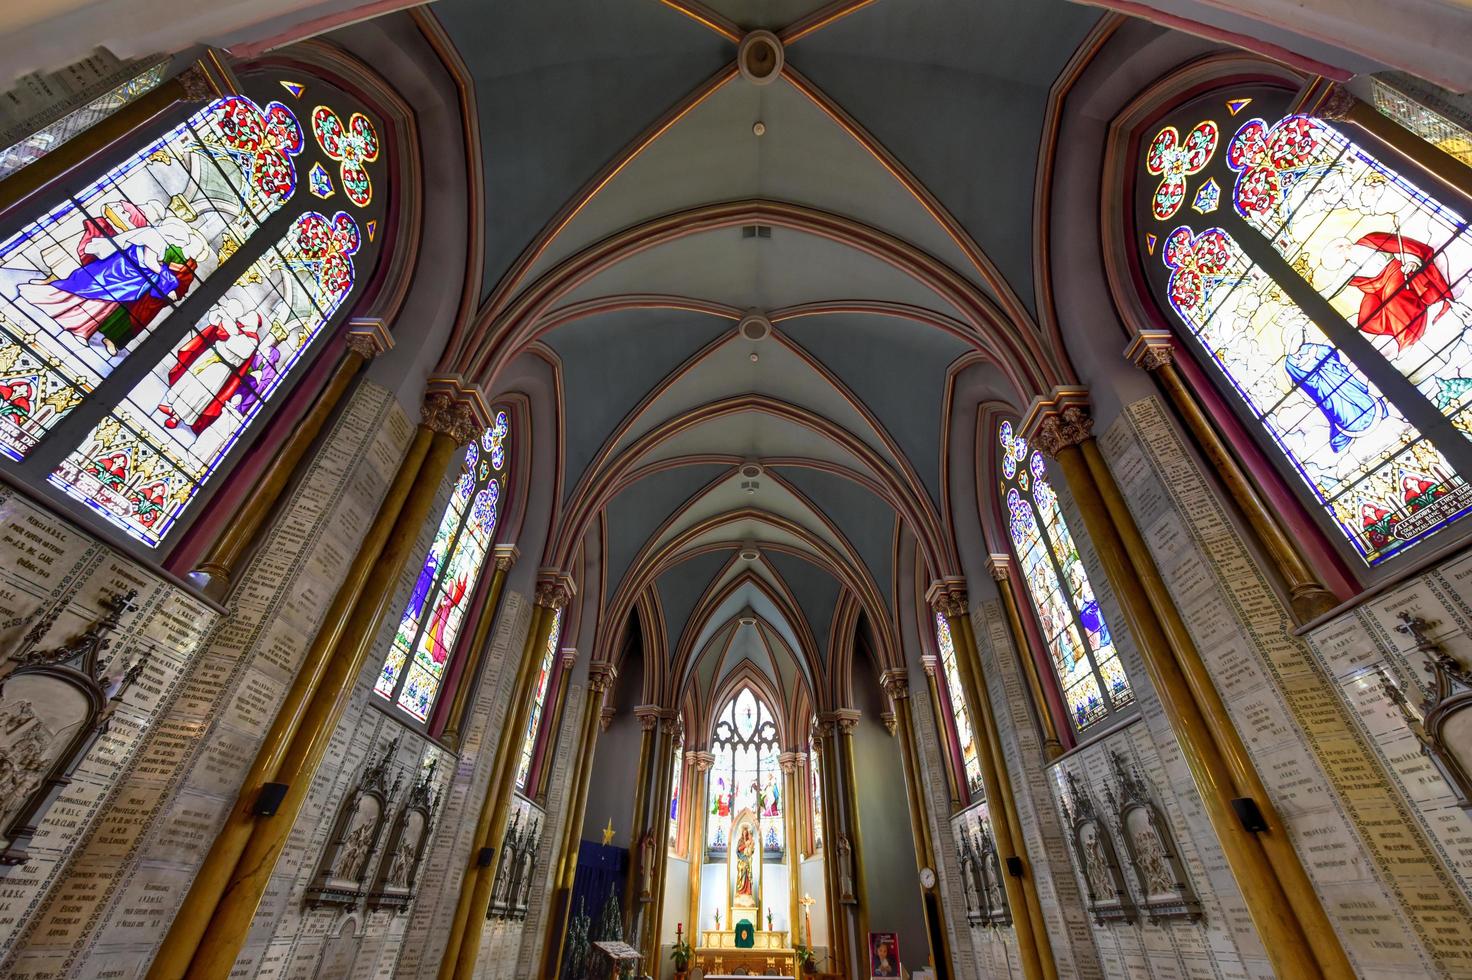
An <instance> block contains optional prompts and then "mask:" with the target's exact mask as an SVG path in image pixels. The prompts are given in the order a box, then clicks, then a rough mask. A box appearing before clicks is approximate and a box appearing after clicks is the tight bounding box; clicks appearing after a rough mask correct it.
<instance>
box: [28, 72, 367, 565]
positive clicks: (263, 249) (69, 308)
mask: <svg viewBox="0 0 1472 980" xmlns="http://www.w3.org/2000/svg"><path fill="white" fill-rule="evenodd" d="M248 91H249V92H250V93H253V94H251V95H229V96H225V97H223V98H220V99H216V100H215V101H213V102H212V103H210V104H209V105H207V106H205V107H204V108H202V109H199V110H197V111H195V112H193V113H192V114H189V115H188V116H187V118H181V117H182V116H183V113H182V112H181V113H179V115H178V116H176V117H175V118H176V120H179V121H177V122H176V123H175V124H174V125H172V126H171V127H169V128H166V129H164V131H162V132H161V133H157V132H156V133H154V134H153V135H152V136H140V137H137V138H133V139H131V140H130V142H131V144H132V145H131V147H130V149H129V150H128V151H127V152H126V154H125V156H124V157H123V158H122V159H121V160H120V161H119V162H117V163H116V164H114V165H113V166H112V167H110V168H109V169H108V170H106V171H105V172H104V173H102V174H101V175H100V176H97V175H93V177H92V178H91V179H90V181H88V182H85V183H82V184H80V185H72V186H70V187H63V186H61V182H58V185H56V186H55V187H54V188H53V191H54V193H52V195H51V198H50V202H49V206H47V208H46V210H44V211H43V212H42V213H40V214H39V215H36V214H35V213H32V214H30V215H25V216H17V217H16V218H15V219H14V221H12V222H6V223H5V224H4V225H3V226H0V456H3V457H7V458H8V460H9V465H10V468H11V469H12V471H13V472H15V473H16V475H17V476H19V477H21V478H22V479H23V480H24V482H26V483H28V484H29V485H32V486H50V487H51V488H53V489H54V490H55V491H56V492H57V502H58V504H60V505H61V506H62V509H64V510H71V511H72V512H74V513H76V514H78V515H79V516H82V517H83V519H88V518H92V519H96V520H99V521H101V522H103V524H104V526H108V527H111V528H113V529H116V530H118V531H120V532H122V533H123V534H124V535H126V537H127V539H129V540H131V541H133V542H136V543H137V545H141V546H142V547H143V548H144V549H149V550H152V549H158V548H160V547H161V546H162V545H164V544H165V543H166V542H167V541H168V540H170V537H171V535H177V534H178V533H180V532H181V531H182V530H183V526H184V524H186V523H187V521H188V520H189V519H192V518H191V512H192V509H193V508H195V507H196V505H197V504H198V502H199V501H200V500H202V499H203V496H204V495H203V493H202V492H201V491H203V490H204V489H205V487H206V485H207V484H208V483H209V482H210V480H211V479H212V478H213V477H215V476H216V475H218V474H220V473H222V472H223V470H224V468H225V467H226V466H227V464H228V461H229V459H230V457H231V455H232V454H231V450H233V449H234V448H235V447H236V446H237V445H238V444H239V443H240V442H241V441H242V440H243V439H245V438H246V437H247V435H248V432H249V429H250V428H251V426H252V425H253V424H254V423H255V422H256V420H257V419H258V418H260V417H261V416H262V415H263V414H266V413H267V412H269V410H270V406H271V405H273V404H274V401H273V400H274V397H275V396H276V394H277V393H278V392H279V391H281V390H283V389H285V388H288V387H290V385H291V384H292V383H294V382H295V381H296V380H297V379H298V378H299V377H300V375H301V374H302V373H303V372H304V371H305V369H306V364H307V363H309V362H310V360H311V358H312V357H313V356H315V354H316V353H317V351H318V349H319V348H320V346H321V345H320V344H319V343H318V341H319V340H320V338H321V337H322V336H323V335H324V334H325V333H327V332H328V331H329V328H330V327H331V326H333V325H334V324H335V323H336V322H338V321H339V320H340V319H341V317H342V316H344V315H345V314H346V311H347V309H348V305H349V301H350V300H351V297H352V294H353V291H354V288H355V286H356V285H357V284H358V283H359V282H361V281H363V279H364V278H365V274H366V273H367V272H369V271H371V269H372V267H373V262H374V257H375V254H376V251H377V248H378V245H376V244H374V242H373V239H374V238H375V237H376V231H377V226H378V222H379V220H380V216H381V214H382V211H383V195H379V198H378V199H377V200H376V201H375V199H374V197H373V195H372V193H371V192H370V193H367V194H356V195H354V194H349V193H348V192H347V190H348V187H349V184H350V182H351V181H350V178H356V175H357V171H361V173H362V177H363V179H365V180H368V179H371V178H369V176H368V174H369V166H370V164H372V163H373V161H375V160H377V159H378V156H379V151H378V142H379V136H378V130H377V128H376V127H375V125H374V123H373V122H372V121H371V120H370V119H369V118H368V117H367V116H366V115H364V114H363V113H362V112H357V111H350V110H351V106H350V97H348V96H347V95H345V94H344V93H341V92H338V91H337V90H335V89H333V88H331V87H330V86H328V85H327V84H326V83H323V82H319V81H315V80H310V79H304V80H301V81H290V83H289V84H288V81H287V80H285V79H277V78H261V79H258V80H256V81H254V82H253V83H252V84H251V85H250V86H249V87H248ZM308 93H310V94H311V96H312V97H313V98H320V99H322V100H323V104H321V105H320V106H319V107H318V109H317V110H316V112H318V113H323V112H325V113H327V114H330V115H332V116H333V117H334V118H336V116H337V112H338V111H339V110H349V111H348V117H349V119H351V120H353V121H354V123H353V134H354V136H355V138H356V140H357V142H356V143H355V144H354V146H353V147H351V148H348V149H345V148H344V145H343V144H342V142H341V141H339V142H338V143H337V144H330V143H324V142H323V140H322V139H321V137H320V134H316V133H314V132H313V131H308V130H305V129H304V127H303V125H302V122H301V119H300V118H299V106H298V103H299V101H300V100H301V98H302V97H303V96H305V95H307V94H308ZM327 103H332V104H336V105H338V107H339V108H338V109H334V108H331V107H330V106H329V105H328V104H327ZM350 158H351V160H352V161H353V163H352V167H348V162H347V161H349V159H350ZM324 163H330V164H332V165H333V166H334V167H335V168H337V173H336V174H335V175H334V174H333V173H329V172H328V171H327V169H326V168H325V167H324ZM354 168H356V169H354ZM319 171H320V172H321V176H322V178H323V179H321V180H318V179H316V178H315V176H313V179H312V180H311V181H306V180H303V179H301V178H302V177H303V176H307V175H316V174H317V173H318V172H319ZM350 171H351V172H350ZM309 183H311V184H313V185H314V186H310V187H309ZM339 184H341V186H342V187H343V194H342V199H341V206H340V207H332V206H330V205H329V204H328V203H326V202H325V199H326V198H331V197H333V196H334V195H335V194H336V187H337V186H338V185H339ZM318 192H321V193H318ZM331 203H332V204H336V203H338V202H337V201H332V202H331ZM17 222H18V223H17ZM176 314H177V315H176ZM66 502H70V503H66Z"/></svg>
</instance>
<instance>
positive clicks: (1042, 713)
mask: <svg viewBox="0 0 1472 980" xmlns="http://www.w3.org/2000/svg"><path fill="white" fill-rule="evenodd" d="M987 567H988V569H989V570H990V571H991V573H992V579H993V581H995V582H996V583H997V592H998V593H999V594H1000V595H1001V597H1002V608H1003V609H1004V610H1006V612H1007V628H1008V630H1009V632H1011V634H1012V648H1013V649H1014V650H1016V651H1017V659H1018V660H1019V661H1020V662H1021V664H1022V676H1024V677H1026V678H1027V689H1028V691H1029V692H1031V694H1032V707H1033V716H1034V717H1035V718H1036V719H1037V723H1038V729H1039V731H1040V733H1041V734H1042V737H1043V757H1044V758H1045V759H1046V760H1047V761H1049V762H1052V761H1053V760H1054V759H1056V758H1058V757H1059V756H1060V755H1062V754H1063V742H1062V740H1061V739H1059V738H1058V726H1057V724H1056V723H1055V722H1054V720H1053V712H1052V711H1050V710H1049V709H1048V699H1047V696H1046V695H1044V694H1043V682H1042V678H1040V677H1038V665H1037V662H1036V661H1035V660H1034V659H1033V655H1032V644H1030V643H1028V642H1027V630H1026V629H1024V627H1023V625H1022V616H1021V614H1020V612H1019V611H1018V609H1017V596H1015V595H1014V594H1013V593H1012V584H1011V582H1010V581H1009V580H1010V579H1011V577H1012V559H1011V557H1010V556H1008V555H990V556H988V558H987Z"/></svg>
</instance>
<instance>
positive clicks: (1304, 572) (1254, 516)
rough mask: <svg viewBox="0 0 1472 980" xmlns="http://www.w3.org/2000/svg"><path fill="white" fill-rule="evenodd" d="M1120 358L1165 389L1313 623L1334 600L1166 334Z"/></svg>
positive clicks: (1304, 618) (1135, 344)
mask: <svg viewBox="0 0 1472 980" xmlns="http://www.w3.org/2000/svg"><path fill="white" fill-rule="evenodd" d="M1124 353H1125V356H1126V357H1128V358H1129V359H1130V360H1131V361H1132V362H1133V363H1134V364H1135V365H1136V366H1137V367H1140V368H1142V369H1143V370H1146V371H1149V372H1150V373H1151V374H1152V375H1154V377H1155V380H1156V381H1158V382H1159V383H1160V387H1161V388H1162V389H1164V390H1165V394H1166V396H1167V397H1168V398H1169V399H1170V402H1171V404H1172V405H1174V406H1175V409H1176V413H1177V414H1178V415H1179V416H1180V418H1181V421H1182V422H1184V423H1185V425H1186V428H1187V430H1189V431H1190V433H1191V436H1192V438H1193V439H1195V441H1196V446H1197V447H1198V448H1199V449H1200V450H1201V453H1202V455H1203V456H1205V457H1206V460H1207V462H1209V463H1210V464H1211V466H1212V468H1213V469H1215V470H1216V474H1217V477H1218V478H1219V479H1220V480H1221V482H1222V486H1223V488H1225V489H1226V491H1227V495H1228V496H1229V497H1231V498H1232V501H1233V502H1234V503H1235V504H1236V505H1237V507H1238V509H1240V510H1241V511H1242V514H1243V516H1244V517H1245V518H1246V523H1247V526H1248V527H1249V528H1250V529H1251V530H1252V533H1253V534H1254V535H1255V536H1256V537H1257V540H1258V543H1259V544H1261V545H1262V548H1263V552H1264V553H1265V554H1266V555H1267V557H1268V560H1269V561H1271V562H1272V564H1273V567H1274V569H1276V571H1277V573H1278V575H1279V577H1281V578H1282V580H1283V583H1284V585H1286V586H1287V587H1288V599H1289V604H1290V605H1291V606H1292V608H1293V614H1294V615H1295V616H1297V617H1298V620H1299V622H1302V623H1306V622H1308V621H1309V620H1312V619H1317V618H1318V617H1319V616H1322V615H1324V614H1325V613H1327V612H1329V611H1330V610H1331V609H1333V608H1334V607H1335V606H1337V605H1338V604H1339V599H1338V598H1337V597H1336V596H1335V595H1334V594H1333V593H1332V592H1330V591H1329V590H1328V588H1326V587H1325V586H1324V584H1323V583H1322V582H1320V581H1319V577H1318V576H1317V575H1316V574H1314V571H1313V569H1312V568H1310V567H1309V564H1308V562H1307V561H1306V560H1305V559H1304V557H1303V555H1302V553H1300V552H1299V550H1298V546H1297V545H1295V544H1294V543H1293V540H1292V539H1291V538H1290V537H1289V536H1288V532H1286V531H1285V530H1284V529H1283V525H1282V524H1281V523H1280V522H1279V521H1278V516H1277V514H1275V513H1274V512H1273V510H1272V508H1270V507H1269V506H1268V505H1267V503H1266V501H1264V500H1263V498H1262V494H1261V493H1260V492H1259V491H1258V488H1257V486H1256V485H1255V484H1254V483H1253V482H1252V480H1251V478H1250V477H1248V475H1247V472H1246V471H1245V470H1243V468H1242V466H1241V465H1240V464H1239V463H1238V462H1237V457H1236V456H1235V455H1234V454H1233V453H1232V451H1231V450H1230V449H1229V448H1228V447H1227V444H1226V442H1225V441H1224V440H1223V439H1222V437H1221V434H1220V433H1219V432H1217V430H1216V426H1214V425H1213V424H1212V423H1211V420H1210V419H1208V418H1207V417H1206V413H1205V412H1203V411H1202V410H1201V404H1200V403H1199V402H1198V401H1197V400H1196V396H1195V395H1194V394H1193V393H1192V392H1191V390H1190V388H1188V387H1187V386H1186V383H1185V381H1184V380H1183V379H1182V378H1181V374H1180V372H1179V371H1178V370H1176V366H1175V343H1174V340H1173V339H1172V335H1171V333H1170V331H1168V330H1143V331H1141V332H1140V333H1138V334H1136V336H1135V339H1134V340H1132V341H1130V344H1129V346H1128V347H1126V348H1125V352H1124Z"/></svg>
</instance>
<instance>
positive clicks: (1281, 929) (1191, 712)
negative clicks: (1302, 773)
mask: <svg viewBox="0 0 1472 980" xmlns="http://www.w3.org/2000/svg"><path fill="white" fill-rule="evenodd" d="M1092 426H1093V421H1092V419H1091V418H1089V415H1088V412H1087V410H1086V409H1085V408H1084V407H1083V406H1082V405H1078V404H1069V405H1067V406H1066V407H1064V408H1063V409H1062V410H1061V411H1054V412H1051V413H1046V414H1045V415H1044V417H1043V418H1042V420H1041V422H1040V424H1039V425H1038V426H1037V435H1036V437H1035V438H1034V443H1035V444H1036V445H1037V446H1038V447H1039V448H1040V449H1042V450H1043V451H1044V452H1045V453H1047V454H1048V455H1050V456H1052V457H1053V458H1054V459H1055V460H1057V462H1058V465H1059V468H1060V469H1061V470H1062V471H1063V476H1064V479H1065V480H1066V481H1067V483H1068V487H1069V489H1070V490H1071V491H1072V494H1073V498H1074V502H1075V503H1076V504H1077V505H1078V508H1079V512H1080V514H1081V516H1082V517H1083V520H1084V526H1085V528H1086V529H1087V531H1088V533H1089V537H1090V538H1091V539H1092V540H1093V543H1094V548H1095V551H1096V552H1097V553H1098V555H1099V558H1100V561H1101V563H1102V564H1103V566H1104V572H1105V576H1106V577H1107V578H1108V580H1109V583H1110V585H1112V586H1113V588H1114V592H1115V594H1116V596H1117V598H1118V599H1119V603H1120V608H1121V610H1122V611H1123V612H1124V617H1125V621H1126V624H1127V625H1128V627H1129V631H1130V635H1131V636H1132V637H1133V638H1134V640H1135V643H1136V645H1137V647H1138V648H1139V650H1140V654H1141V657H1142V659H1143V660H1144V662H1145V668H1146V671H1147V672H1148V673H1149V675H1150V681H1151V684H1152V685H1153V686H1154V688H1155V693H1156V695H1157V696H1158V697H1159V698H1160V703H1161V707H1162V708H1163V709H1164V711H1165V713H1166V717H1167V719H1168V720H1169V722H1170V725H1171V729H1172V731H1174V733H1175V736H1176V742H1177V744H1178V745H1179V746H1180V748H1181V754H1182V756H1183V758H1184V759H1185V760H1186V763H1187V765H1188V766H1189V767H1190V769H1191V775H1192V778H1193V779H1194V780H1195V783H1196V788H1197V791H1198V793H1199V795H1200V797H1201V800H1202V803H1203V804H1204V806H1205V808H1206V812H1207V816H1208V818H1209V819H1210V820H1211V823H1212V827H1213V828H1214V829H1215V830H1216V834H1217V839H1218V841H1219V843H1220V844H1221V846H1222V851H1223V853H1224V855H1225V856H1226V859H1227V863H1228V865H1229V866H1230V867H1231V869H1232V874H1233V876H1234V877H1235V878H1236V880H1237V886H1238V888H1240V889H1241V891H1242V897H1243V899H1244V902H1245V904H1246V906H1247V910H1248V913H1249V914H1250V915H1251V917H1252V921H1253V924H1254V925H1255V926H1256V927H1257V931H1258V936H1259V938H1260V939H1261V940H1262V943H1263V947H1264V949H1265V950H1266V952H1267V954H1268V957H1269V959H1270V960H1271V962H1272V964H1273V968H1274V971H1275V972H1276V973H1277V975H1278V976H1280V977H1292V978H1298V977H1319V976H1322V975H1325V974H1324V973H1323V971H1322V970H1321V968H1320V964H1319V963H1318V961H1317V960H1316V958H1315V955H1314V952H1313V950H1312V949H1311V947H1310V944H1309V941H1308V938H1307V936H1306V935H1305V934H1304V930H1303V928H1302V925H1301V923H1300V922H1299V920H1298V918H1297V916H1296V915H1295V914H1294V910H1293V907H1292V905H1291V904H1290V903H1289V901H1288V898H1287V896H1286V895H1285V894H1284V892H1283V889H1282V887H1281V885H1280V883H1279V882H1278V879H1277V877H1276V876H1275V875H1274V873H1273V869H1272V867H1271V865H1270V863H1269V861H1268V859H1267V855H1266V854H1265V853H1264V852H1263V849H1262V847H1261V846H1260V843H1259V841H1258V840H1257V839H1256V838H1254V837H1253V836H1252V835H1251V834H1249V833H1248V832H1247V831H1246V830H1245V829H1243V827H1242V824H1241V822H1240V821H1238V820H1237V818H1236V816H1235V814H1234V813H1233V811H1232V808H1231V803H1230V800H1231V799H1232V798H1233V796H1234V795H1235V793H1236V792H1237V790H1236V788H1235V784H1234V782H1233V780H1232V774H1231V771H1230V769H1229V768H1228V766H1227V764H1226V761H1225V760H1224V759H1223V758H1222V754H1221V752H1220V750H1219V748H1218V746H1217V744H1216V742H1215V740H1214V738H1213V736H1212V733H1211V729H1210V727H1209V726H1208V725H1207V723H1206V720H1205V718H1204V717H1203V716H1202V713H1201V709H1200V707H1199V706H1198V705H1197V703H1196V701H1195V699H1194V698H1193V697H1192V695H1191V690H1190V687H1189V685H1188V684H1187V683H1186V679H1185V677H1184V676H1183V675H1182V673H1181V669H1180V666H1179V664H1177V662H1176V660H1175V657H1174V656H1173V654H1172V652H1171V648H1170V644H1169V641H1168V640H1167V637H1166V635H1165V632H1164V630H1163V628H1162V626H1161V624H1160V621H1159V620H1158V619H1157V618H1156V615H1155V611H1154V610H1153V609H1152V608H1151V604H1150V601H1149V599H1148V597H1147V595H1146V593H1145V590H1144V589H1143V588H1142V586H1141V583H1140V580H1139V572H1138V571H1137V569H1136V567H1135V566H1134V564H1133V562H1132V561H1131V560H1130V558H1129V555H1128V552H1127V550H1126V546H1125V543H1124V541H1123V540H1122V539H1121V537H1120V533H1119V528H1118V526H1117V525H1116V523H1115V522H1114V520H1113V518H1112V517H1111V515H1110V510H1109V508H1108V506H1107V504H1106V502H1105V499H1104V497H1103V496H1102V494H1101V493H1100V490H1099V487H1098V486H1097V484H1096V483H1095V482H1094V477H1093V475H1092V473H1091V471H1090V466H1089V463H1088V461H1087V459H1086V457H1085V455H1084V452H1083V449H1082V448H1081V447H1082V444H1084V443H1090V442H1092V441H1093V439H1092V436H1091V435H1090V431H1091V429H1092ZM1131 524H1133V521H1131ZM1314 903H1315V904H1317V899H1314ZM1334 945H1335V946H1336V947H1337V945H1338V943H1337V941H1335V943H1334ZM1350 975H1352V974H1350Z"/></svg>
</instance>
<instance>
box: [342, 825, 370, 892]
mask: <svg viewBox="0 0 1472 980" xmlns="http://www.w3.org/2000/svg"><path fill="white" fill-rule="evenodd" d="M372 836H373V828H372V826H370V823H369V821H366V820H365V821H364V822H362V823H360V824H358V825H357V826H356V827H354V828H353V829H352V830H350V831H348V835H347V836H346V837H344V838H343V841H342V851H341V852H340V853H339V856H338V859H337V868H336V870H335V874H336V876H337V877H339V878H346V879H347V880H349V881H357V880H358V879H359V878H361V877H363V864H364V863H365V862H366V861H367V860H368V845H369V843H370V838H371V837H372Z"/></svg>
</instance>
